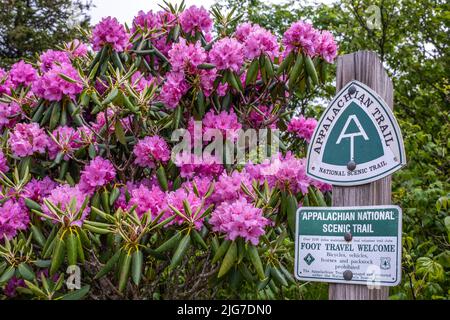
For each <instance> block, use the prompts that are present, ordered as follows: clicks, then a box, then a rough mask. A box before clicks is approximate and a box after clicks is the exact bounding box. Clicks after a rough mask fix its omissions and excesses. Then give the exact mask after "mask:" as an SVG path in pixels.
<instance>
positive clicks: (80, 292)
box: [61, 285, 91, 300]
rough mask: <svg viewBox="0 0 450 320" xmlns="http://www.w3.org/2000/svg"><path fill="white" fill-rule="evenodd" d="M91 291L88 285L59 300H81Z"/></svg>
mask: <svg viewBox="0 0 450 320" xmlns="http://www.w3.org/2000/svg"><path fill="white" fill-rule="evenodd" d="M90 290H91V287H90V286H89V285H85V286H84V287H82V288H81V289H80V290H75V291H73V292H70V293H68V294H66V295H64V296H62V297H61V300H81V299H83V298H84V297H85V296H86V295H87V294H88V293H89V291H90Z"/></svg>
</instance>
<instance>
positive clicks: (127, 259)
mask: <svg viewBox="0 0 450 320" xmlns="http://www.w3.org/2000/svg"><path fill="white" fill-rule="evenodd" d="M131 259H132V257H131V255H130V254H128V253H126V252H125V253H124V256H123V260H122V265H121V266H120V274H119V292H123V291H124V290H125V288H126V286H127V283H128V277H129V275H130V267H131Z"/></svg>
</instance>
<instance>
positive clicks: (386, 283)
mask: <svg viewBox="0 0 450 320" xmlns="http://www.w3.org/2000/svg"><path fill="white" fill-rule="evenodd" d="M367 209H396V210H397V211H398V233H397V256H396V263H397V265H396V266H397V268H396V270H395V276H396V279H395V280H394V281H378V282H374V283H373V284H379V285H381V286H392V287H393V286H397V285H399V284H400V282H401V280H402V263H401V262H402V250H403V247H402V224H403V223H402V222H403V212H402V208H400V207H399V206H396V205H378V206H352V207H302V208H299V209H298V210H297V213H296V216H295V265H294V271H295V278H296V279H297V280H300V281H311V282H328V283H343V284H371V283H370V282H368V281H367V280H350V281H346V280H344V279H343V278H342V279H341V278H320V277H305V276H300V275H299V273H298V272H299V268H300V263H299V261H300V259H301V257H300V255H299V248H298V242H299V240H298V238H299V236H300V234H299V220H300V219H299V217H300V213H301V212H302V211H307V210H315V211H323V210H328V211H330V210H332V211H339V210H341V211H348V210H367ZM314 236H315V237H320V236H317V235H314ZM342 236H344V235H342ZM378 237H380V238H382V237H381V236H378Z"/></svg>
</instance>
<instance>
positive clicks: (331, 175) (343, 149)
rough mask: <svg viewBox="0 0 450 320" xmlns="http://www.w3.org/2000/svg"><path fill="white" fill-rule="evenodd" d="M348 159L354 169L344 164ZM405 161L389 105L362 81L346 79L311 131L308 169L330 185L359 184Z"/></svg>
mask: <svg viewBox="0 0 450 320" xmlns="http://www.w3.org/2000/svg"><path fill="white" fill-rule="evenodd" d="M352 86H353V90H351V91H350V90H349V88H350V87H352ZM350 162H354V163H355V164H356V170H349V169H348V164H349V163H350ZM405 164H406V157H405V152H404V147H403V140H402V136H401V132H400V128H399V126H398V124H397V122H396V120H395V118H394V116H393V114H392V111H391V110H390V108H389V107H388V106H387V104H386V103H385V102H384V101H383V100H382V99H381V98H380V97H379V96H378V95H377V93H376V92H374V91H373V90H372V89H370V88H369V87H367V86H365V85H364V84H362V83H360V82H358V81H351V82H350V83H348V84H347V85H346V86H345V87H344V88H343V89H342V90H341V91H340V92H339V93H338V94H337V96H336V97H335V98H334V100H333V101H332V102H331V104H330V105H329V106H328V108H327V109H326V111H325V112H324V114H323V116H322V118H321V119H320V121H319V124H318V126H317V128H316V130H315V132H314V135H313V139H312V140H311V143H310V145H309V150H308V162H307V174H308V175H309V176H310V177H312V178H314V179H317V180H321V181H324V182H327V183H330V184H333V185H343V186H345V185H360V184H365V183H369V182H372V181H375V180H379V179H381V178H383V177H386V176H388V175H390V174H392V173H393V172H395V171H397V170H399V169H400V168H401V167H402V166H404V165H405Z"/></svg>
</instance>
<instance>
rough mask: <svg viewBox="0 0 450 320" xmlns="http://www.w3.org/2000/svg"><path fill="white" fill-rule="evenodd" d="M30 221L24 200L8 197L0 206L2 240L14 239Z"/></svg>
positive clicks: (0, 236)
mask: <svg viewBox="0 0 450 320" xmlns="http://www.w3.org/2000/svg"><path fill="white" fill-rule="evenodd" d="M29 223H30V217H29V214H28V209H27V208H26V207H25V204H24V203H23V200H14V199H8V200H6V201H5V202H4V203H3V204H2V205H1V206H0V240H1V239H4V238H5V237H6V238H7V239H12V238H14V237H15V236H16V235H17V232H18V231H20V230H26V229H27V227H28V224H29Z"/></svg>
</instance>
